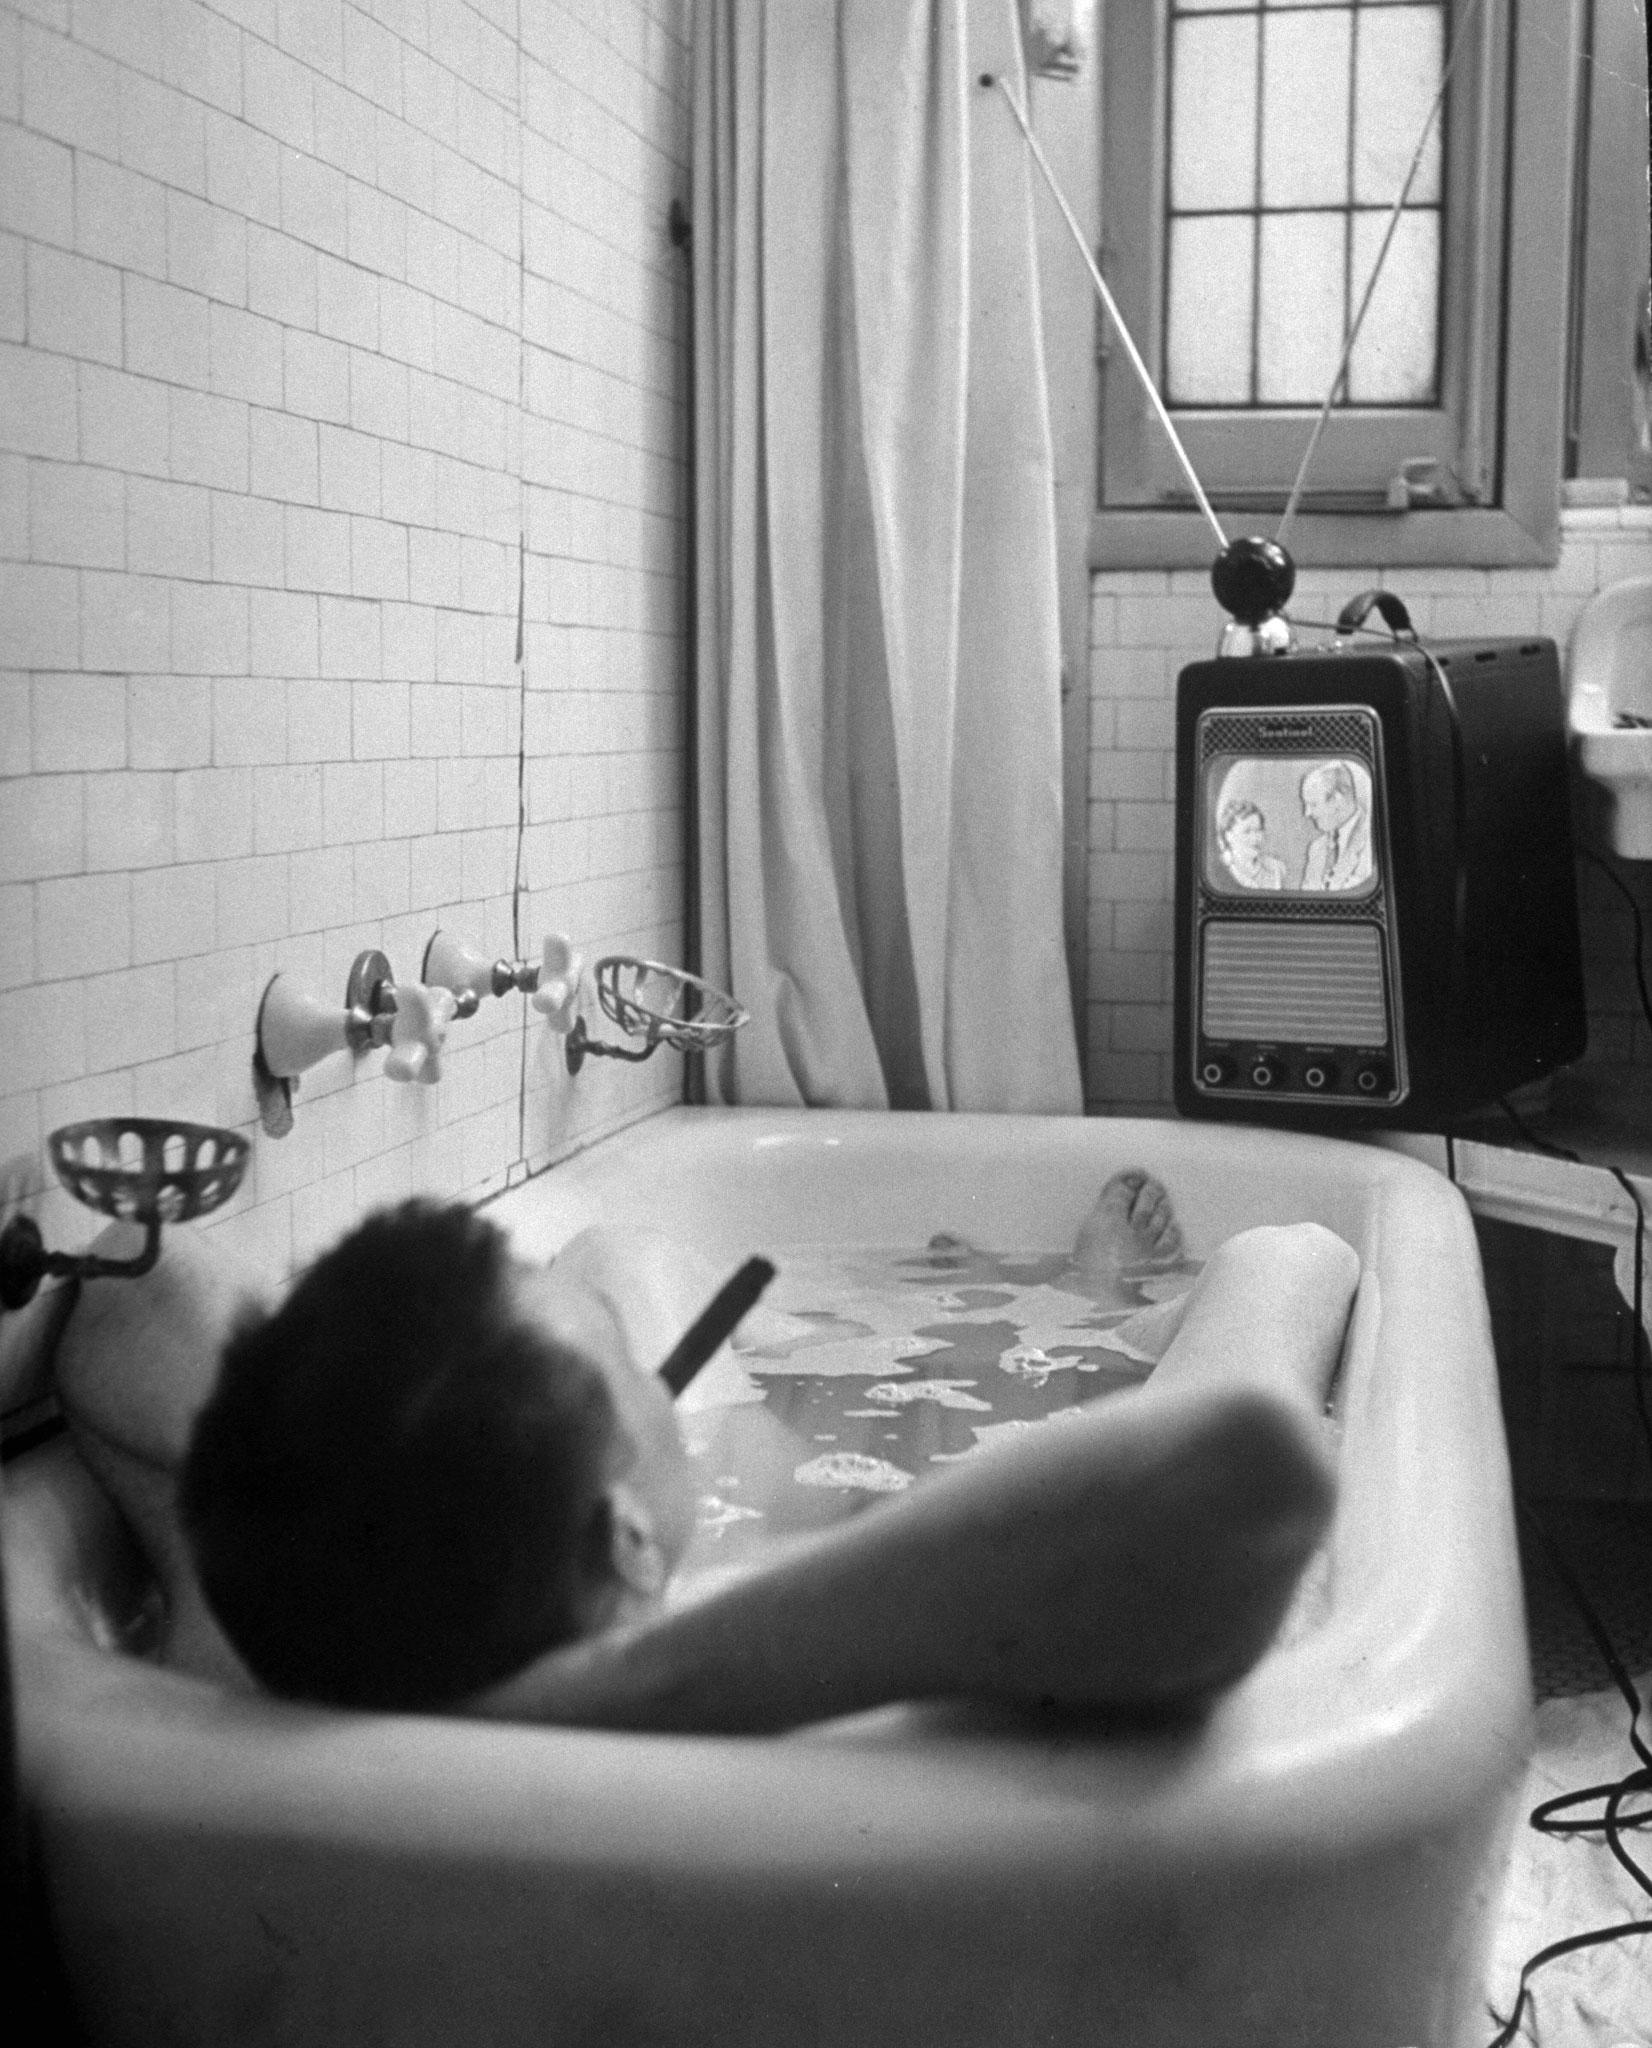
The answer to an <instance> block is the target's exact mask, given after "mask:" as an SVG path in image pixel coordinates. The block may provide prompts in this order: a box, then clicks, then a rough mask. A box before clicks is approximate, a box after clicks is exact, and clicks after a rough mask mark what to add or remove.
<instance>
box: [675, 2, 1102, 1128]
mask: <svg viewBox="0 0 1652 2048" xmlns="http://www.w3.org/2000/svg"><path fill="white" fill-rule="evenodd" d="M695 38H696V42H695V67H696V69H695V95H696V97H695V138H694V140H695V158H694V162H695V192H694V215H693V223H694V276H695V287H694V318H695V385H696V410H695V440H696V451H697V459H696V470H697V487H696V492H697V494H696V515H697V516H696V551H697V569H696V613H697V638H698V662H697V712H696V730H695V735H694V751H695V772H694V777H693V780H694V783H695V786H696V799H695V802H696V809H697V814H698V815H697V825H698V839H697V846H696V864H697V869H698V890H697V895H698V902H697V910H698V922H699V954H700V963H701V972H702V973H703V974H704V975H705V976H706V977H707V978H708V979H709V980H711V981H713V982H716V983H719V984H720V985H722V986H724V987H726V988H728V989H730V990H731V991H732V992H733V994H734V995H735V997H736V998H737V999H738V1000H739V1001H740V1002H741V1003H742V1004H743V1005H744V1006H745V1008H746V1009H747V1010H748V1011H749V1012H750V1022H749V1024H747V1026H746V1027H745V1028H744V1029H743V1030H742V1031H740V1032H739V1033H738V1034H737V1035H736V1036H735V1037H734V1038H733V1040H732V1041H731V1042H730V1043H729V1045H728V1046H727V1047H726V1049H725V1050H724V1051H723V1052H722V1053H720V1054H718V1055H714V1056H711V1057H710V1058H708V1061H707V1066H708V1074H707V1087H708V1092H709V1094H710V1095H711V1097H712V1099H713V1100H720V1101H724V1102H741V1103H784V1104H810V1105H831V1106H834V1107H856V1108H885V1107H895V1108H929V1109H971V1110H1032V1111H1050V1112H1058V1111H1070V1112H1076V1111H1078V1110H1079V1108H1080V1107H1081V1102H1080V1090H1079V1077H1078V1058H1077V1048H1076V1045H1075V1041H1074V1030H1073V1016H1072V1008H1071V999H1070V992H1069V985H1068V977H1067V968H1066V960H1065V955H1064V952H1063V945H1062V915H1061V888H1062V874H1061V863H1062V838H1061V725H1060V704H1059V692H1060V650H1059V643H1058V634H1057V597H1056V567H1055V564H1056V553H1055V504H1054V486H1053V470H1052V463H1051V452H1050V429H1049V419H1048V409H1047V405H1046V400H1045V388H1044V371H1043V356H1042V346H1041V337H1040V332H1039V314H1038V296H1037V276H1036V270H1035V263H1034V255H1033V242H1032V219H1031V205H1032V193H1031V187H1030V181H1029V177H1028V166H1027V163H1026V160H1025V157H1024V154H1023V144H1022V142H1021V139H1020V136H1019V134H1018V132H1017V131H1016V128H1015V124H1014V120H1013V117H1012V116H1011V114H1010V110H1009V109H1008V108H1007V107H1006V106H1005V105H1004V103H1003V100H1002V98H1001V96H1000V95H999V94H998V93H996V92H994V91H989V90H986V89H983V88H982V87H981V86H980V85H979V83H978V75H979V74H980V73H982V72H983V71H991V72H994V73H997V72H1002V73H1003V74H1004V76H1005V77H1006V79H1007V81H1008V82H1010V83H1011V84H1012V86H1013V88H1014V89H1015V91H1016V92H1017V93H1018V94H1021V93H1024V92H1025V89H1026V88H1025V79H1024V77H1023V75H1022V70H1021V54H1020V44H1019V36H1018V30H1017V22H1016V10H1015V0H809V4H784V5H774V4H768V5H765V4H764V0H703V4H701V5H699V6H697V7H696V9H695Z"/></svg>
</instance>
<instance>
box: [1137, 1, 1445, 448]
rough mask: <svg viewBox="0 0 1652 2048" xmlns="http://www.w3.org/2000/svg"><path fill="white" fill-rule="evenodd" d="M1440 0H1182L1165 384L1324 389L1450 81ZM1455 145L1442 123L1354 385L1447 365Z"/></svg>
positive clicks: (1408, 378)
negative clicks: (1446, 177)
mask: <svg viewBox="0 0 1652 2048" xmlns="http://www.w3.org/2000/svg"><path fill="white" fill-rule="evenodd" d="M1445 18H1446V8H1445V4H1444V0H1427V4H1423V0H1253V4H1250V5H1246V4H1245V0H1171V5H1170V24H1169V31H1170V32H1169V36H1168V44H1167V54H1168V65H1169V78H1168V93H1169V117H1170V167H1169V181H1168V184H1169V191H1168V200H1169V204H1168V208H1167V217H1166V237H1167V246H1166V263H1165V308H1164V385H1165V393H1166V397H1167V399H1168V400H1169V402H1170V403H1172V404H1179V405H1184V406H1190V405H1199V406H1209V405H1223V406H1228V405H1232V406H1305V407H1309V406H1316V405H1319V404H1321V403H1322V402H1323V400H1324V396H1325V392H1326V390H1327V388H1328V387H1329V385H1330V381H1331V376H1332V373H1333V371H1334V370H1335V368H1336V365H1337V362H1338V359H1339V358H1340V356H1341V354H1342V350H1343V347H1344V344H1345V341H1346V337H1347V334H1348V331H1349V327H1350V325H1351V323H1352V321H1353V319H1354V317H1355V315H1356V313H1357V312H1358V309H1359V301H1360V297H1361V295H1362V294H1363V291H1364V288H1365V280H1366V277H1367V275H1368V274H1369V267H1370V263H1371V258H1372V254H1373V252H1374V251H1375V249H1376V248H1377V246H1378V244H1379V243H1380V241H1381V238H1382V234H1383V230H1384V228H1385V226H1386V224H1387V216H1388V210H1389V209H1390V208H1391V207H1392V205H1393V202H1394V200H1395V198H1396V197H1397V196H1398V193H1399V190H1400V187H1401V185H1402V183H1403V181H1404V178H1405V174H1406V170H1407V168H1408V166H1409V164H1410V161H1411V157H1412V153H1413V151H1414V150H1415V148H1416V144H1417V138H1418V136H1419V135H1420V134H1421V132H1422V129H1423V125H1424V123H1425V122H1426V121H1427V119H1428V116H1429V112H1430V109H1431V108H1432V106H1433V102H1434V98H1435V95H1436V93H1437V92H1438V90H1439V84H1440V76H1441V70H1442V65H1443V62H1444V41H1445ZM1443 160H1444V158H1443V150H1442V145H1441V138H1440V135H1439V131H1438V126H1436V130H1435V133H1434V135H1433V136H1432V137H1431V138H1430V142H1429V146H1428V149H1427V151H1426V153H1425V155H1424V157H1423V160H1422V163H1421V166H1420V169H1419V172H1418V176H1417V178H1416V180H1415V181H1414V183H1413V185H1412V187H1411V191H1410V193H1409V195H1408V197H1407V202H1406V210H1405V213H1404V215H1403V217H1402V219H1401V222H1400V224H1399V227H1398V230H1397V231H1396V233H1395V236H1394V240H1393V244H1392V246H1391V248H1390V250H1389V253H1388V256H1387V258H1386V261H1385V265H1384V270H1383V275H1382V280H1381V283H1380V285H1379V287H1378V290H1377V293H1376V295H1375V297H1374V298H1373V301H1372V305H1371V309H1370V311H1369V312H1368V313H1367V315H1366V325H1365V328H1364V330H1363V331H1362V333H1361V335H1360V339H1359V341H1358V343H1357V344H1356V347H1355V351H1354V355H1353V357H1352V360H1351V363H1350V370H1349V377H1348V381H1347V385H1346V387H1345V389H1344V391H1343V393H1342V396H1341V401H1340V402H1341V403H1343V404H1345V405H1375V404H1382V405H1426V404H1432V403H1433V402H1434V401H1435V398H1436V395H1437V390H1438V384H1439V361H1438V358H1439V325H1440V310H1439V309H1440V266H1441V226H1440V218H1441V206H1442V203H1443V191H1442V168H1441V167H1442V164H1443Z"/></svg>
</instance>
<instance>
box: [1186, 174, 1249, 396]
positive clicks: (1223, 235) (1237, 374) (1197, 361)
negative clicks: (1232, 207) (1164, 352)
mask: <svg viewBox="0 0 1652 2048" xmlns="http://www.w3.org/2000/svg"><path fill="white" fill-rule="evenodd" d="M1255 241H1256V225H1255V222H1254V221H1253V220H1252V218H1251V216H1250V215H1249V214H1247V213H1231V214H1194V215H1192V216H1191V217H1189V218H1186V219H1183V220H1177V221H1173V222H1172V223H1171V229H1170V320H1169V329H1170V345H1169V354H1168V360H1167V362H1166V365H1165V386H1166V393H1167V397H1168V400H1169V402H1170V403H1171V404H1172V405H1244V404H1246V403H1247V402H1248V401H1249V399H1250V391H1251V355H1252V348H1253V339H1252V329H1253V325H1254V322H1253V320H1252V312H1251V295H1252V290H1253V285H1254V272H1255Z"/></svg>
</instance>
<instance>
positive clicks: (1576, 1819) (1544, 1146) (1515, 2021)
mask: <svg viewBox="0 0 1652 2048" xmlns="http://www.w3.org/2000/svg"><path fill="white" fill-rule="evenodd" d="M1608 872H1609V871H1608ZM1612 879H1613V880H1614V881H1616V880H1617V877H1616V876H1613V877H1612ZM1620 886H1621V885H1620ZM1624 893H1625V894H1626V895H1627V894H1628V891H1627V890H1625V892H1624ZM1630 901H1631V903H1632V904H1634V899H1633V897H1630ZM1634 908H1635V912H1636V947H1635V951H1636V964H1637V969H1638V968H1639V963H1640V957H1641V950H1642V939H1641V930H1640V906H1639V905H1638V904H1634ZM1641 999H1642V1004H1643V1007H1645V1009H1646V1011H1647V1021H1648V1023H1649V1024H1652V1001H1648V998H1647V990H1646V983H1645V980H1644V978H1642V979H1641ZM1499 1107H1500V1108H1501V1109H1502V1111H1503V1113H1504V1115H1505V1116H1506V1117H1507V1118H1508V1120H1509V1121H1510V1123H1512V1124H1513V1125H1514V1127H1515V1129H1516V1130H1517V1131H1518V1132H1519V1134H1520V1135H1521V1137H1522V1138H1524V1139H1525V1141H1526V1143H1527V1144H1528V1145H1530V1146H1531V1147H1532V1148H1533V1149H1534V1150H1536V1151H1539V1152H1544V1153H1547V1154H1548V1155H1549V1156H1550V1157H1552V1158H1558V1159H1566V1160H1570V1161H1571V1162H1572V1163H1573V1164H1579V1165H1580V1164H1582V1161H1581V1160H1580V1159H1579V1156H1578V1154H1577V1153H1576V1152H1573V1151H1571V1150H1570V1149H1569V1148H1568V1147H1566V1146H1564V1145H1557V1144H1554V1143H1553V1142H1551V1141H1550V1140H1549V1139H1547V1138H1544V1137H1542V1136H1540V1135H1539V1134H1538V1133H1537V1132H1536V1131H1534V1130H1533V1129H1532V1128H1531V1126H1530V1125H1529V1124H1528V1123H1527V1122H1526V1120H1525V1118H1524V1117H1522V1116H1521V1114H1520V1112H1519V1111H1518V1110H1517V1109H1516V1108H1515V1107H1514V1104H1513V1103H1512V1102H1510V1101H1509V1099H1508V1098H1507V1097H1506V1096H1504V1097H1503V1098H1502V1099H1501V1101H1500V1103H1499ZM1446 1160H1447V1165H1448V1167H1449V1169H1450V1173H1451V1178H1452V1180H1453V1181H1455V1180H1456V1178H1457V1171H1456V1145H1455V1141H1454V1139H1453V1137H1452V1136H1451V1134H1449V1133H1448V1134H1447V1139H1446ZM1609 1170H1610V1172H1611V1173H1612V1175H1613V1177H1614V1178H1615V1179H1616V1180H1617V1181H1618V1183H1619V1185H1620V1186H1621V1187H1622V1188H1623V1190H1624V1192H1625V1193H1626V1194H1627V1195H1628V1197H1629V1200H1630V1202H1631V1204H1632V1205H1633V1207H1634V1211H1635V1248H1634V1260H1635V1269H1634V1282H1633V1286H1632V1288H1631V1294H1632V1297H1633V1299H1632V1303H1631V1315H1632V1330H1631V1339H1630V1342H1631V1346H1632V1356H1633V1365H1634V1385H1635V1403H1636V1408H1637V1410H1638V1412H1639V1415H1640V1420H1641V1426H1642V1429H1643V1432H1644V1433H1645V1435H1646V1442H1647V1454H1648V1457H1649V1458H1652V1423H1649V1421H1648V1416H1647V1409H1646V1393H1645V1386H1644V1380H1645V1364H1644V1358H1645V1354H1646V1353H1647V1351H1648V1340H1647V1334H1646V1325H1645V1320H1644V1316H1643V1309H1644V1306H1645V1304H1644V1300H1643V1294H1644V1286H1645V1271H1646V1263H1645V1253H1646V1210H1645V1206H1644V1204H1643V1203H1642V1201H1641V1198H1640V1191H1639V1190H1638V1189H1637V1188H1636V1186H1635V1184H1634V1182H1633V1181H1632V1180H1631V1179H1630V1178H1629V1176H1628V1175H1627V1174H1626V1173H1625V1172H1623V1170H1622V1169H1621V1168H1620V1167H1617V1166H1613V1167H1611V1168H1610V1169H1609ZM1517 1505H1518V1508H1519V1511H1520V1514H1521V1516H1522V1517H1523V1519H1524V1520H1525V1521H1526V1523H1527V1525H1528V1526H1529V1527H1530V1528H1532V1529H1533V1530H1535V1532H1536V1534H1537V1536H1538V1538H1539V1540H1540V1541H1541V1543H1542V1545H1543V1547H1544V1549H1545V1551H1546V1552H1547V1553H1548V1557H1549V1561H1550V1563H1551V1565H1552V1566H1553V1567H1554V1570H1555V1574H1556V1576H1557V1577H1558V1578H1559V1580H1560V1582H1561V1584H1562V1585H1563V1586H1564V1587H1565V1589H1566V1592H1567V1593H1568V1595H1569V1596H1570V1598H1571V1600H1572V1603H1573V1605H1574V1606H1575V1607H1576V1608H1577V1610H1578V1613H1579V1614H1580V1615H1581V1616H1582V1618H1583V1623H1584V1626H1585V1627H1586V1628H1587V1629H1588V1631H1589V1633H1590V1635H1591V1636H1592V1637H1593V1639H1594V1643H1595V1647H1596V1649H1597V1650H1599V1652H1600V1655H1601V1659H1602V1661H1603V1662H1604V1664H1605V1666H1606V1669H1607V1671H1608V1673H1609V1674H1610V1675H1611V1678H1612V1682H1613V1684H1614V1685H1615V1686H1616V1687H1617V1689H1618V1691H1619V1692H1620V1693H1621V1694H1622V1695H1623V1698H1624V1702H1625V1704H1626V1705H1627V1706H1628V1708H1629V1730H1628V1740H1629V1745H1630V1748H1631V1749H1632V1750H1633V1751H1634V1753H1635V1755H1636V1757H1637V1758H1638V1759H1639V1762H1638V1764H1637V1765H1636V1766H1635V1767H1634V1768H1633V1769H1631V1770H1629V1771H1627V1772H1625V1773H1624V1775H1623V1776H1622V1777H1620V1778H1616V1779H1613V1780H1611V1781H1609V1782H1607V1783H1605V1784H1599V1785H1586V1786H1583V1787H1580V1788H1579V1789H1578V1790H1576V1791H1572V1792H1563V1793H1560V1794H1558V1795H1557V1796H1556V1797H1555V1798H1552V1799H1545V1800H1543V1801H1542V1802H1541V1803H1540V1804H1539V1805H1537V1806H1535V1807H1533V1809H1532V1811H1531V1813H1530V1814H1529V1815H1528V1816H1527V1825H1528V1826H1529V1827H1531V1828H1532V1829H1533V1830H1534V1831H1535V1832H1536V1833H1538V1834H1541V1835H1547V1836H1549V1837H1551V1838H1557V1837H1564V1836H1568V1835H1584V1834H1598V1835H1600V1836H1601V1838H1602V1839H1603V1841H1604V1842H1605V1844H1606V1846H1607V1848H1608V1849H1609V1850H1610V1852H1611V1854H1612V1856H1613V1858H1614V1859H1615V1861H1616V1862H1617V1863H1618V1864H1619V1865H1620V1866H1621V1867H1622V1868H1623V1869H1624V1870H1625V1871H1627V1873H1628V1874H1629V1876H1630V1877H1631V1878H1632V1879H1633V1880H1634V1882H1635V1883H1636V1884H1637V1885H1638V1886H1639V1887H1640V1889H1641V1890H1642V1891H1643V1892H1645V1893H1646V1894H1647V1896H1648V1897H1649V1898H1652V1877H1649V1876H1648V1875H1647V1873H1646V1871H1645V1870H1643V1869H1642V1867H1641V1866H1640V1864H1639V1863H1637V1862H1636V1861H1635V1859H1634V1857H1633V1856H1631V1855H1630V1853H1629V1851H1628V1849H1627V1848H1625V1846H1624V1843H1623V1834H1624V1832H1625V1831H1626V1830H1627V1829H1632V1828H1642V1827H1646V1826H1648V1825H1652V1806H1648V1807H1645V1808H1643V1809H1641V1810H1639V1811H1637V1812H1634V1813H1631V1814H1628V1815H1625V1814H1624V1812H1623V1802H1624V1800H1625V1799H1627V1798H1630V1797H1632V1796H1634V1795H1635V1794H1637V1793H1643V1792H1652V1747H1649V1746H1648V1744H1647V1742H1646V1740H1645V1739H1644V1737H1643V1736H1642V1735H1641V1733H1640V1718H1641V1714H1642V1711H1643V1703H1642V1700H1641V1698H1640V1695H1639V1693H1638V1692H1637V1691H1636V1690H1635V1683H1634V1679H1633V1677H1632V1676H1631V1675H1630V1672H1629V1670H1628V1668H1627V1667H1626V1665H1625V1664H1624V1662H1623V1659H1622V1658H1621V1657H1620V1656H1619V1654H1618V1651H1617V1648H1616V1646H1615V1645H1614V1643H1613V1642H1612V1639H1611V1636H1610V1634H1609V1633H1608V1631H1607V1628H1606V1625H1605V1623H1604V1622H1603V1621H1602V1620H1601V1618H1600V1616H1599V1614H1598V1613H1597V1612H1596V1610H1595V1607H1594V1604H1593V1602H1592V1601H1591V1600H1590V1599H1589V1597H1588V1595H1587V1594H1586V1593H1585V1592H1584V1590H1583V1587H1582V1585H1581V1583H1580V1582H1579V1580H1578V1577H1577V1575H1576V1573H1575V1572H1574V1571H1573V1570H1572V1568H1571V1566H1570V1564H1569V1563H1568V1562H1567V1560H1566V1557H1565V1555H1564V1553H1563V1552H1562V1551H1561V1549H1560V1546H1559V1545H1558V1544H1557V1543H1556V1541H1555V1539H1554V1537H1553V1535H1552V1534H1551V1532H1550V1530H1549V1529H1548V1527H1547V1526H1546V1524H1545V1523H1544V1521H1543V1518H1542V1517H1541V1515H1539V1514H1538V1512H1537V1510H1536V1509H1535V1508H1534V1507H1533V1506H1532V1505H1531V1504H1530V1503H1529V1502H1528V1501H1526V1500H1523V1499H1518V1500H1517ZM1597 1800H1604V1801H1605V1807H1604V1810H1603V1811H1602V1812H1601V1813H1599V1814H1586V1815H1582V1816H1578V1815H1575V1814H1574V1813H1573V1811H1572V1810H1573V1809H1574V1808H1575V1807H1578V1806H1582V1805H1585V1804H1588V1803H1590V1802H1593V1801H1597ZM1644 1934H1652V1919H1646V1920H1620V1921H1614V1922H1612V1923H1611V1924H1610V1925H1608V1926H1604V1927H1591V1928H1587V1929H1585V1930H1584V1931H1583V1932H1581V1933H1579V1934H1569V1935H1565V1936H1563V1937H1562V1938H1561V1939H1560V1940H1559V1941H1552V1942H1550V1943H1548V1944H1547V1946H1545V1947H1543V1948H1540V1949H1538V1950H1537V1951H1536V1952H1535V1954H1533V1955H1530V1956H1528V1957H1527V1959H1526V1961H1525V1962H1524V1963H1523V1964H1522V1966H1521V1970H1520V1978H1519V1983H1518V1986H1517V1988H1516V1993H1515V2001H1514V2006H1513V2009H1512V2011H1511V2012H1510V2014H1509V2016H1508V2018H1507V2019H1506V2020H1504V2019H1502V2018H1501V2017H1500V2016H1499V2014H1498V2013H1497V2011H1496V2009H1495V2007H1494V2008H1492V2012H1491V2017H1492V2018H1493V2019H1494V2020H1496V2021H1497V2022H1498V2031H1497V2033H1496V2034H1495V2035H1494V2036H1493V2037H1492V2039H1491V2040H1490V2041H1489V2042H1488V2043H1487V2048H1509V2044H1510V2043H1511V2042H1512V2041H1513V2040H1514V2038H1515V2036H1516V2035H1517V2034H1518V2033H1519V2031H1520V2024H1521V2020H1522V2017H1523V2015H1524V2013H1525V2009H1526V2006H1527V2004H1528V2003H1529V2001H1530V1999H1531V1979H1532V1977H1533V1976H1534V1975H1535V1974H1536V1973H1537V1971H1539V1970H1541V1969H1542V1968H1543V1967H1544V1966H1545V1965H1546V1964H1548V1963H1552V1962H1556V1961H1558V1960H1559V1959H1560V1958H1561V1957H1562V1956H1568V1955H1575V1954H1577V1953H1578V1952H1579V1951H1580V1950H1583V1949H1588V1948H1599V1947H1604V1946H1606V1945H1607V1944H1608V1943H1611V1942H1617V1941H1624V1940H1627V1939H1629V1938H1631V1937H1632V1936H1635V1935H1644Z"/></svg>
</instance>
